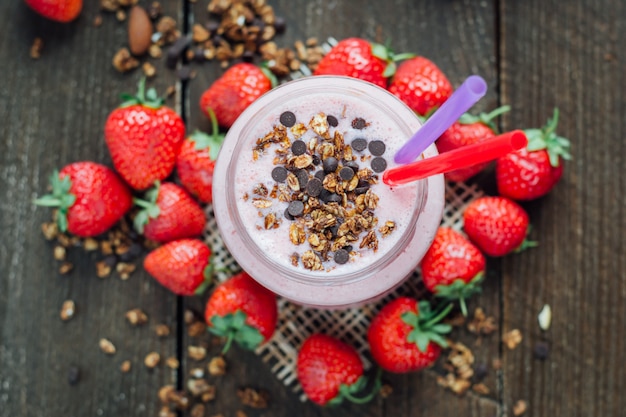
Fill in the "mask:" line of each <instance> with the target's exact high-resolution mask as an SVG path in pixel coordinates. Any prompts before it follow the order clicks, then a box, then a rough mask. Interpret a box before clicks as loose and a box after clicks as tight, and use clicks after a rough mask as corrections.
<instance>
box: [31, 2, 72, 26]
mask: <svg viewBox="0 0 626 417" xmlns="http://www.w3.org/2000/svg"><path fill="white" fill-rule="evenodd" d="M26 4H28V6H29V7H30V8H31V9H33V10H34V11H36V12H37V13H39V14H40V15H42V16H43V17H45V18H48V19H51V20H56V21H57V22H62V23H66V22H69V21H72V20H74V19H76V18H77V17H78V15H79V14H80V11H81V10H82V8H83V0H26Z"/></svg>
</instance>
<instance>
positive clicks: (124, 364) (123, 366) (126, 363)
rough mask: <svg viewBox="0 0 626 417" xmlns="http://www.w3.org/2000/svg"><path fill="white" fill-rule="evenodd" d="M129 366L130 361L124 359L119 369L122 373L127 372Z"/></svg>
mask: <svg viewBox="0 0 626 417" xmlns="http://www.w3.org/2000/svg"><path fill="white" fill-rule="evenodd" d="M131 366H132V364H131V362H130V361H129V360H126V361H124V362H122V364H121V365H120V371H122V373H127V372H129V371H130V368H131Z"/></svg>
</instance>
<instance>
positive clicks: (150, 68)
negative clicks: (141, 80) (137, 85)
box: [141, 62, 156, 78]
mask: <svg viewBox="0 0 626 417" xmlns="http://www.w3.org/2000/svg"><path fill="white" fill-rule="evenodd" d="M141 69H142V71H143V73H144V74H145V76H146V77H148V78H152V77H154V76H155V75H156V68H155V66H154V65H152V64H151V63H149V62H144V63H143V65H142V66H141Z"/></svg>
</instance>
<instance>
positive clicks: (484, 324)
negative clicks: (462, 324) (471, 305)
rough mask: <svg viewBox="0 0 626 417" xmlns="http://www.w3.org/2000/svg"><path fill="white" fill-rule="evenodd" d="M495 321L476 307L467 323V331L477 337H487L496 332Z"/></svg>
mask: <svg viewBox="0 0 626 417" xmlns="http://www.w3.org/2000/svg"><path fill="white" fill-rule="evenodd" d="M497 329H498V326H497V325H496V319H495V317H493V316H487V315H486V314H485V312H484V311H483V309H482V308H480V307H477V308H476V310H474V317H473V318H472V320H471V321H470V322H468V323H467V330H469V331H470V333H473V334H477V335H485V336H486V335H489V334H491V333H493V332H494V331H496V330H497Z"/></svg>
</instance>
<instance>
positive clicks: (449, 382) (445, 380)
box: [437, 373, 472, 395]
mask: <svg viewBox="0 0 626 417" xmlns="http://www.w3.org/2000/svg"><path fill="white" fill-rule="evenodd" d="M437 384H438V385H439V386H441V387H444V388H448V389H449V390H450V391H452V392H454V393H455V394H459V395H461V394H463V393H465V392H466V391H467V390H468V389H469V388H470V386H471V385H472V383H471V382H470V381H468V380H467V379H461V378H458V377H456V376H455V375H454V374H453V373H448V374H446V376H445V377H444V376H438V377H437Z"/></svg>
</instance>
